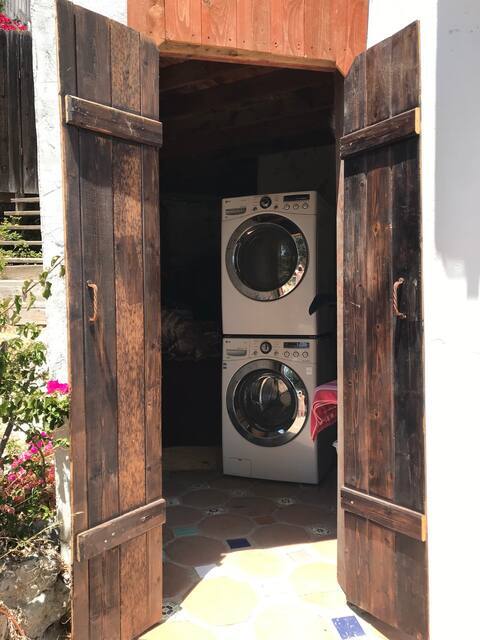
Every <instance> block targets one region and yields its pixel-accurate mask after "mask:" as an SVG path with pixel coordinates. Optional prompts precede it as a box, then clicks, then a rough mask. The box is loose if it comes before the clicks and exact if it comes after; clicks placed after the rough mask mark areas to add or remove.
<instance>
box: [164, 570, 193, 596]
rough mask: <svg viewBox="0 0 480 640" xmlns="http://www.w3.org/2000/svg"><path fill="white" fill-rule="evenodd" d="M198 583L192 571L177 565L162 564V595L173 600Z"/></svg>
mask: <svg viewBox="0 0 480 640" xmlns="http://www.w3.org/2000/svg"><path fill="white" fill-rule="evenodd" d="M197 582H198V575H197V574H196V572H195V571H193V569H189V568H185V567H180V566H179V565H178V564H173V563H171V562H164V564H163V595H164V597H165V598H173V597H175V596H177V595H179V594H181V593H185V591H189V590H190V589H191V588H192V587H193V586H194V585H195V584H196V583H197Z"/></svg>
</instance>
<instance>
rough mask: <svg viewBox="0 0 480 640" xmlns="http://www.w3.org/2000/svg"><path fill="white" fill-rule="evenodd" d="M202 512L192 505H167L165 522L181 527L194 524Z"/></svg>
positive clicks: (171, 525) (199, 518)
mask: <svg viewBox="0 0 480 640" xmlns="http://www.w3.org/2000/svg"><path fill="white" fill-rule="evenodd" d="M202 515H203V514H202V512H201V511H199V510H198V509H194V508H193V507H184V506H183V505H179V506H174V507H167V523H168V525H169V526H170V527H183V526H185V525H187V524H195V523H196V522H198V521H199V520H201V519H202Z"/></svg>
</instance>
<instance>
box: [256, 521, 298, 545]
mask: <svg viewBox="0 0 480 640" xmlns="http://www.w3.org/2000/svg"><path fill="white" fill-rule="evenodd" d="M250 538H251V539H252V540H253V542H254V543H255V544H256V546H257V547H263V548H269V547H283V546H285V545H289V544H300V543H302V542H309V541H310V537H309V535H308V533H307V532H306V531H305V529H301V528H300V527H295V526H294V525H291V524H280V523H279V524H268V525H266V526H264V527H259V528H258V529H257V530H256V531H254V532H253V533H252V534H251V535H250Z"/></svg>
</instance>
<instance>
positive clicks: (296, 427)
mask: <svg viewBox="0 0 480 640" xmlns="http://www.w3.org/2000/svg"><path fill="white" fill-rule="evenodd" d="M262 370H263V371H266V372H276V373H279V374H280V376H281V377H282V378H283V379H284V380H286V382H287V383H289V384H290V386H291V387H292V389H293V390H294V392H295V400H296V416H295V419H294V421H293V422H292V424H291V425H290V427H289V428H288V429H286V430H285V432H284V433H278V434H276V435H274V436H272V437H258V436H255V435H252V434H251V433H249V432H248V431H247V430H246V429H245V427H244V426H243V425H242V423H241V422H240V420H239V417H238V415H237V408H236V406H235V399H236V393H237V390H238V387H239V385H240V382H241V381H242V380H243V379H244V378H245V376H247V375H248V374H250V373H252V372H254V371H262ZM300 400H303V403H302V402H300ZM226 404H227V411H228V415H229V416H230V420H231V421H232V424H233V426H234V427H235V429H236V430H237V431H238V433H239V434H240V435H241V436H242V437H243V438H245V439H246V440H248V441H249V442H252V443H254V444H257V445H260V446H262V447H277V446H281V445H283V444H286V443H287V442H290V441H291V440H293V439H294V438H296V437H297V436H298V434H299V433H300V432H301V431H302V429H303V428H304V426H305V424H306V422H307V418H308V412H309V406H308V392H307V388H306V386H305V384H304V383H303V380H302V379H301V378H300V376H299V375H298V374H297V373H296V371H294V370H293V369H292V368H291V367H289V366H288V365H286V364H283V363H282V362H279V361H278V360H269V359H262V360H255V361H254V362H249V363H248V364H246V365H244V366H243V367H241V368H240V369H238V370H237V371H236V372H235V374H234V375H233V376H232V378H231V380H230V383H229V385H228V388H227V395H226ZM302 404H303V406H302Z"/></svg>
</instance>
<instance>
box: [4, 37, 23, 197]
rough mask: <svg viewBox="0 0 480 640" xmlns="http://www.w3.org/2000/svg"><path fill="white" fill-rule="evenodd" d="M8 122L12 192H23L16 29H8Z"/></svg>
mask: <svg viewBox="0 0 480 640" xmlns="http://www.w3.org/2000/svg"><path fill="white" fill-rule="evenodd" d="M6 36H7V86H8V89H7V91H8V100H7V104H6V107H7V122H8V139H9V140H8V164H9V176H8V177H9V181H8V184H9V188H8V189H7V191H9V192H10V193H23V168H22V155H21V148H22V138H21V118H20V117H19V114H20V113H21V101H20V69H21V67H20V38H19V37H18V34H17V33H16V32H15V31H7V32H6Z"/></svg>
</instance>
